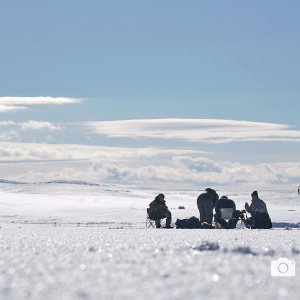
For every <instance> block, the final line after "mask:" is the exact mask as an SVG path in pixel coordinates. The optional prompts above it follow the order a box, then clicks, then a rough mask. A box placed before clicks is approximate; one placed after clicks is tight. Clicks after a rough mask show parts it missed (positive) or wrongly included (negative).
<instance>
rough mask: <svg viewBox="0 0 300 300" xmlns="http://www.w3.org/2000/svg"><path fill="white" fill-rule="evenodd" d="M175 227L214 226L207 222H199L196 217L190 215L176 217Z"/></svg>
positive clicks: (197, 227)
mask: <svg viewBox="0 0 300 300" xmlns="http://www.w3.org/2000/svg"><path fill="white" fill-rule="evenodd" d="M175 225H176V228H178V229H179V228H180V229H201V228H202V229H213V228H214V227H213V226H212V225H209V224H201V223H200V221H199V219H197V218H196V217H191V218H189V219H183V220H180V219H177V221H176V223H175Z"/></svg>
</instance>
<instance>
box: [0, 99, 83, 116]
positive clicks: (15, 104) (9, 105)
mask: <svg viewBox="0 0 300 300" xmlns="http://www.w3.org/2000/svg"><path fill="white" fill-rule="evenodd" d="M82 100H83V98H65V97H57V98H54V97H0V113H4V112H11V111H16V110H24V109H27V108H28V107H27V106H28V105H45V104H54V105H63V104H71V103H79V102H81V101H82ZM19 105H22V106H19Z"/></svg>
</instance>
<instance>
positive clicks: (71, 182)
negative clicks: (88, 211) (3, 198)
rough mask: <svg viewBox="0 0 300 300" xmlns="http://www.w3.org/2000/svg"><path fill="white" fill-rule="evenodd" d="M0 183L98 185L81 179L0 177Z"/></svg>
mask: <svg viewBox="0 0 300 300" xmlns="http://www.w3.org/2000/svg"><path fill="white" fill-rule="evenodd" d="M0 183H7V184H51V183H56V184H77V185H88V186H100V184H98V183H92V182H87V181H81V180H53V181H46V182H21V181H12V180H5V179H0Z"/></svg>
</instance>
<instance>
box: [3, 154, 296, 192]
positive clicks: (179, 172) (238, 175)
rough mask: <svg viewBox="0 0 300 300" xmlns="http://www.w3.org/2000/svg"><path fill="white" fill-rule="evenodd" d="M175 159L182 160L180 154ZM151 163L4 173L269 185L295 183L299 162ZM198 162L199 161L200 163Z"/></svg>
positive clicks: (30, 178) (41, 178)
mask: <svg viewBox="0 0 300 300" xmlns="http://www.w3.org/2000/svg"><path fill="white" fill-rule="evenodd" d="M177 159H179V160H181V158H180V157H178V158H177ZM183 160H184V161H187V160H190V164H189V165H184V164H181V165H180V166H179V165H178V166H176V165H173V166H166V165H160V166H153V165H146V166H142V167H130V166H128V165H126V164H114V163H107V162H105V163H104V162H94V163H93V164H92V166H91V167H90V168H88V169H87V170H86V171H81V170H76V169H75V168H65V169H63V170H61V171H57V172H33V171H29V172H27V173H24V174H19V175H16V176H7V177H6V178H5V179H8V180H16V181H23V182H47V181H53V180H66V181H71V180H80V181H88V182H95V183H103V182H105V183H119V184H136V185H141V186H145V185H151V186H152V185H155V186H166V187H167V186H176V187H177V188H178V187H185V186H195V187H199V186H202V187H204V186H208V185H211V186H233V185H234V186H235V188H239V187H244V188H245V187H246V188H249V187H255V188H257V187H262V188H264V189H265V188H268V187H269V186H270V185H272V184H293V183H294V184H295V182H297V180H299V179H300V163H296V164H294V165H293V166H289V165H288V164H287V165H284V166H283V165H281V166H280V165H278V164H259V165H242V164H239V163H232V162H228V161H211V160H208V159H207V158H198V159H197V161H194V163H195V164H197V166H195V167H194V166H192V164H191V163H192V162H193V159H192V158H187V157H185V158H183ZM199 162H202V163H203V164H204V168H207V165H211V166H213V169H211V170H209V169H208V170H206V171H200V170H199V169H198V166H199ZM200 165H201V163H200Z"/></svg>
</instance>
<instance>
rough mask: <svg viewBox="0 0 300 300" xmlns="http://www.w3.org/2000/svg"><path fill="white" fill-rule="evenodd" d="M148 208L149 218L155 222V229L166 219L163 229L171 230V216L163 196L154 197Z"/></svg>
mask: <svg viewBox="0 0 300 300" xmlns="http://www.w3.org/2000/svg"><path fill="white" fill-rule="evenodd" d="M149 206H150V211H149V217H150V219H152V220H155V225H156V228H160V227H161V225H160V220H161V219H164V218H167V219H166V226H165V228H173V227H171V222H172V214H171V212H170V211H169V210H168V206H167V205H166V201H165V195H164V194H159V195H158V196H156V197H155V199H154V200H153V201H152V202H151V203H150V204H149Z"/></svg>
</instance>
